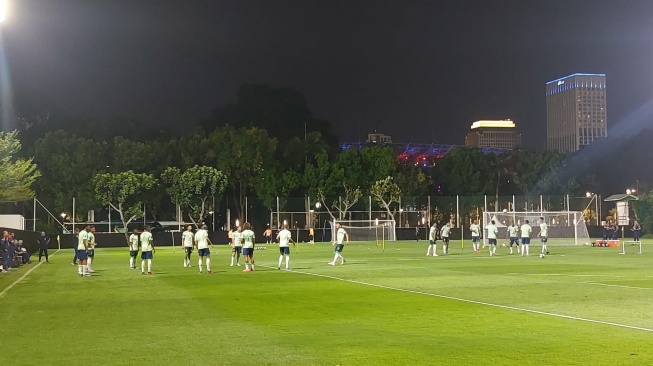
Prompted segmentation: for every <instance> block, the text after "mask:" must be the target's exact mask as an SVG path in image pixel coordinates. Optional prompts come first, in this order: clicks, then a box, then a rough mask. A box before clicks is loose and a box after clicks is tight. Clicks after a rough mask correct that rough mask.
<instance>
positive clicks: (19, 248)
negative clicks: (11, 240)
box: [16, 240, 32, 264]
mask: <svg viewBox="0 0 653 366" xmlns="http://www.w3.org/2000/svg"><path fill="white" fill-rule="evenodd" d="M16 255H17V256H19V257H20V259H21V262H22V264H28V263H32V260H31V259H30V253H29V252H28V251H27V249H26V248H25V247H24V246H23V241H22V240H18V244H17V245H16Z"/></svg>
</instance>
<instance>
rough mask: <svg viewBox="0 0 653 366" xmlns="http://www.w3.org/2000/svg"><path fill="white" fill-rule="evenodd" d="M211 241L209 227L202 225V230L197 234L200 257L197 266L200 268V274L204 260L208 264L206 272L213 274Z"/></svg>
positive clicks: (196, 239) (196, 243)
mask: <svg viewBox="0 0 653 366" xmlns="http://www.w3.org/2000/svg"><path fill="white" fill-rule="evenodd" d="M209 244H211V239H209V232H208V227H207V226H206V225H202V228H201V229H199V230H197V232H196V233H195V246H196V247H197V254H198V255H199V256H200V259H198V262H197V264H198V265H199V266H200V273H202V259H205V258H206V259H205V262H206V272H207V273H213V272H211V250H210V249H209Z"/></svg>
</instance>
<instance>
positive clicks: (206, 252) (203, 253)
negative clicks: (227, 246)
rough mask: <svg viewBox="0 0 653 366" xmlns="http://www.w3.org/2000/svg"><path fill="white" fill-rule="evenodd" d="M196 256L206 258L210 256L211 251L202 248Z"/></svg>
mask: <svg viewBox="0 0 653 366" xmlns="http://www.w3.org/2000/svg"><path fill="white" fill-rule="evenodd" d="M197 254H198V255H199V256H200V257H208V256H210V255H211V251H210V250H209V248H204V249H200V250H198V251H197Z"/></svg>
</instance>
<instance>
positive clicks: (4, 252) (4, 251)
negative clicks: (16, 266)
mask: <svg viewBox="0 0 653 366" xmlns="http://www.w3.org/2000/svg"><path fill="white" fill-rule="evenodd" d="M8 238H9V232H7V231H6V230H5V231H3V232H2V239H0V259H2V261H1V262H0V264H2V271H1V272H2V273H7V272H8V271H9V267H10V266H9V262H8V257H9V245H8V244H7V240H8Z"/></svg>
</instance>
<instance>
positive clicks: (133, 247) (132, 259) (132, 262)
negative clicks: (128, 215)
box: [129, 229, 138, 269]
mask: <svg viewBox="0 0 653 366" xmlns="http://www.w3.org/2000/svg"><path fill="white" fill-rule="evenodd" d="M137 256H138V230H136V229H134V231H133V232H132V234H131V235H130V236H129V269H136V257H137Z"/></svg>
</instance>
